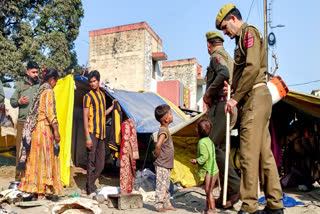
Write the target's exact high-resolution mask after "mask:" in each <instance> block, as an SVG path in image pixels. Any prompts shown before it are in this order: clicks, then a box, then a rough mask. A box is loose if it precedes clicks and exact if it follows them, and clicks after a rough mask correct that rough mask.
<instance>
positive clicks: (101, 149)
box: [87, 134, 106, 194]
mask: <svg viewBox="0 0 320 214" xmlns="http://www.w3.org/2000/svg"><path fill="white" fill-rule="evenodd" d="M90 137H91V140H92V147H91V150H89V149H87V154H88V163H87V193H88V194H90V193H92V192H94V191H95V185H94V183H95V181H96V179H97V178H99V176H100V174H101V172H102V170H103V168H104V160H105V156H106V149H105V143H104V140H101V139H98V138H96V136H95V135H93V134H90Z"/></svg>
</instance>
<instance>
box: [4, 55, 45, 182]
mask: <svg viewBox="0 0 320 214" xmlns="http://www.w3.org/2000/svg"><path fill="white" fill-rule="evenodd" d="M38 76H39V65H38V64H37V63H36V62H33V61H30V62H29V63H28V64H27V76H26V77H25V78H24V80H22V81H20V82H18V83H17V84H16V90H15V91H14V93H13V95H12V97H11V98H10V104H11V106H12V107H13V108H19V115H18V123H17V136H16V167H17V166H18V160H19V151H20V145H21V140H22V130H23V126H24V123H25V121H26V119H27V115H28V112H29V108H30V106H31V103H32V99H33V95H34V94H35V93H36V92H37V90H38V88H39V78H38ZM20 178H21V177H20V172H19V171H18V170H17V169H16V176H15V179H16V180H17V181H18V180H20Z"/></svg>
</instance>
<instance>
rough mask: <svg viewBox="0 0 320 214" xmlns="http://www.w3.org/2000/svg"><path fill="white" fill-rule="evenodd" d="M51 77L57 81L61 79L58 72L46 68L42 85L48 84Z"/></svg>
mask: <svg viewBox="0 0 320 214" xmlns="http://www.w3.org/2000/svg"><path fill="white" fill-rule="evenodd" d="M51 77H53V78H54V79H55V80H58V78H59V74H58V71H57V70H56V69H54V68H44V70H43V74H42V80H41V84H43V83H45V82H47V81H48V80H49V79H50V78H51Z"/></svg>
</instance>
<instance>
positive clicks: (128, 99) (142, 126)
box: [75, 76, 185, 133]
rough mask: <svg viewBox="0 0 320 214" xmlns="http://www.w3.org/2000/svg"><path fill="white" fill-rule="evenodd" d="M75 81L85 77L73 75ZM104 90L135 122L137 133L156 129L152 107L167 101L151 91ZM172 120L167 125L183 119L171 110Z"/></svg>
mask: <svg viewBox="0 0 320 214" xmlns="http://www.w3.org/2000/svg"><path fill="white" fill-rule="evenodd" d="M75 80H77V81H87V79H86V78H85V77H79V76H75ZM106 92H107V93H108V94H109V95H110V96H111V97H113V98H114V99H117V100H118V102H119V104H120V106H121V108H122V110H123V111H124V112H125V113H126V115H127V116H128V117H130V118H131V119H132V120H133V121H134V122H135V124H136V131H137V133H153V132H156V131H158V129H159V126H160V124H159V122H158V121H157V120H156V119H155V117H154V109H155V108H156V107H157V106H158V105H161V104H167V102H166V101H165V100H164V99H162V98H161V97H160V96H158V95H157V94H155V93H152V92H143V93H140V92H133V91H125V90H115V92H111V91H109V90H107V89H106ZM172 115H173V122H172V123H171V124H170V126H169V127H173V126H175V125H177V124H179V123H182V122H184V121H185V120H184V119H183V118H182V117H180V116H179V115H178V114H177V113H176V112H175V111H172Z"/></svg>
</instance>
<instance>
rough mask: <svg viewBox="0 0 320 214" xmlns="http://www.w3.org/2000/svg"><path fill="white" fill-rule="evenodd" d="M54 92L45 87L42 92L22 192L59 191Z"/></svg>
mask: <svg viewBox="0 0 320 214" xmlns="http://www.w3.org/2000/svg"><path fill="white" fill-rule="evenodd" d="M54 103H55V102H54V92H53V90H52V89H46V90H44V91H43V93H42V94H41V98H40V111H39V115H38V122H37V125H36V127H35V129H34V130H33V132H32V141H31V148H30V153H29V155H28V157H27V161H26V169H25V173H24V177H22V178H21V183H20V185H19V190H21V191H23V192H30V193H38V194H50V195H59V194H60V193H61V191H62V188H63V187H62V184H61V180H60V160H59V156H55V155H54V136H53V129H52V124H54V123H57V116H56V115H55V111H54V106H53V105H54Z"/></svg>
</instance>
